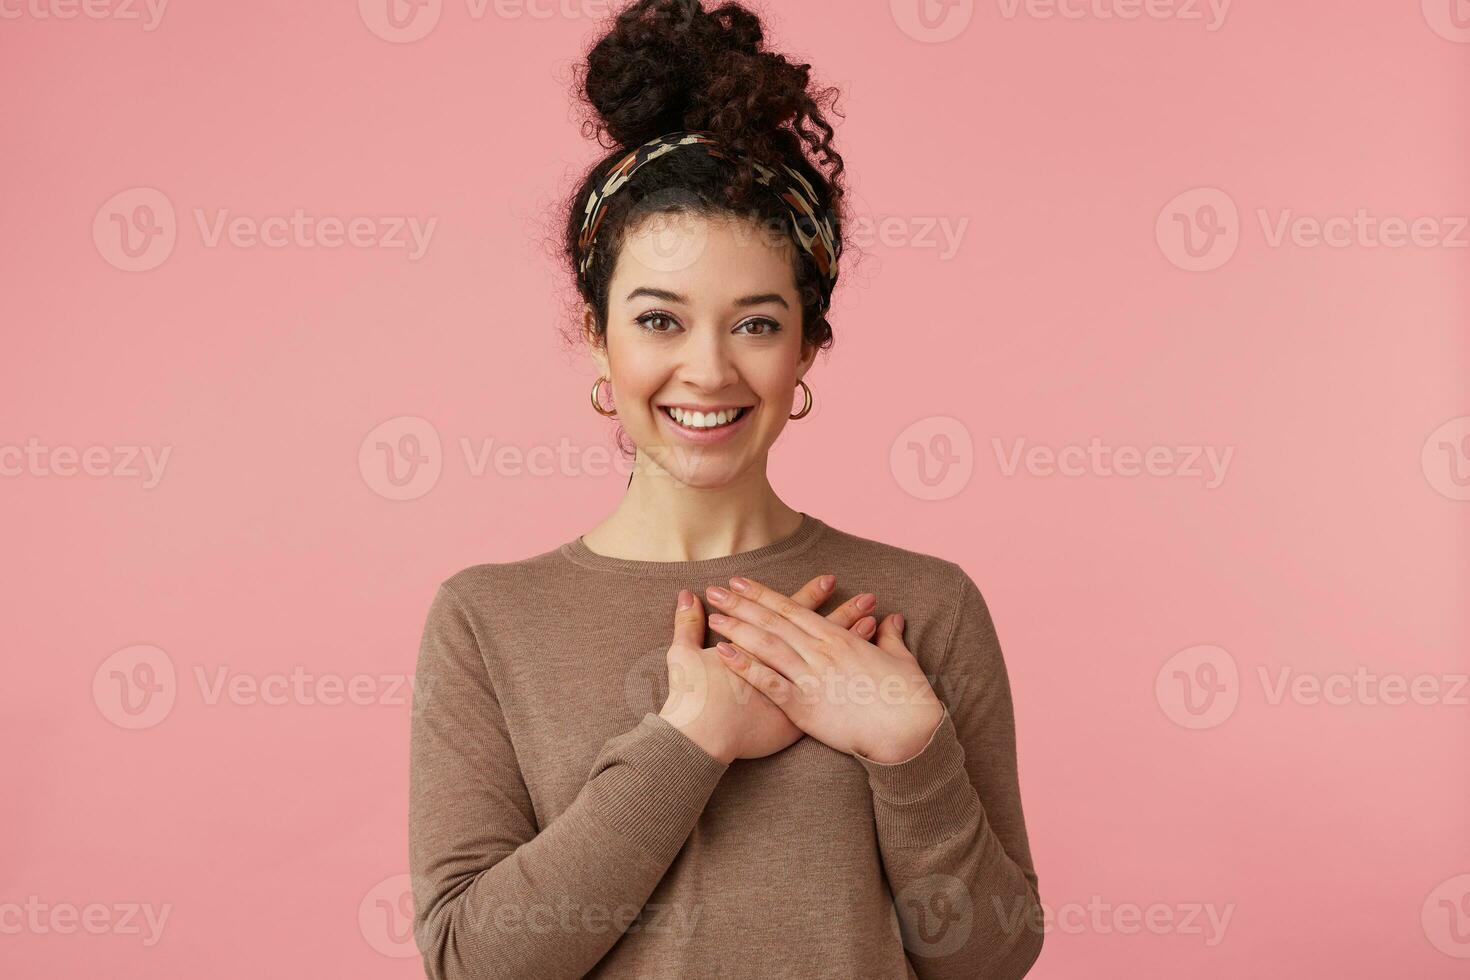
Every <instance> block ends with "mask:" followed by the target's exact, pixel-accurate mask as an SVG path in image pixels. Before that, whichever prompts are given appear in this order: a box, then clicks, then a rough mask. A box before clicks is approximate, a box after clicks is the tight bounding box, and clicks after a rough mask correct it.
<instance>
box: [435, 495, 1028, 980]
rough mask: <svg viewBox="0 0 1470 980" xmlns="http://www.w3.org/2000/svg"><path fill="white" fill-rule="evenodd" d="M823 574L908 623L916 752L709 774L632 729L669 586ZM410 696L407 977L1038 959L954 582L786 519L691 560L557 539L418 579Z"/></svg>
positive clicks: (685, 751) (686, 974)
mask: <svg viewBox="0 0 1470 980" xmlns="http://www.w3.org/2000/svg"><path fill="white" fill-rule="evenodd" d="M827 572H830V573H832V574H834V575H836V576H837V593H836V595H834V597H833V598H832V599H830V600H829V601H828V602H827V603H826V604H824V605H823V606H822V607H821V608H820V609H819V610H818V612H821V613H823V614H826V613H828V612H830V611H831V610H832V609H834V608H836V606H837V605H838V604H840V603H841V602H843V601H845V600H847V599H848V598H850V597H851V596H853V595H855V594H857V593H858V592H865V591H868V592H874V593H876V594H877V596H878V607H877V609H875V610H873V615H875V616H877V617H879V618H880V619H881V618H882V617H883V616H884V615H887V614H888V613H889V612H901V613H903V614H904V617H905V619H906V620H907V625H906V626H905V630H904V641H905V644H906V645H907V646H908V648H909V649H910V650H912V651H913V652H914V654H915V655H916V656H917V658H918V660H919V663H920V665H921V667H922V668H923V671H924V673H925V674H926V675H927V676H928V678H929V680H930V683H931V685H932V686H933V687H934V690H935V693H936V694H937V695H938V696H939V698H940V700H941V701H943V702H944V704H945V707H946V714H945V717H944V720H943V721H942V722H941V723H940V725H939V727H938V729H937V730H936V731H935V733H934V735H933V736H932V737H931V739H930V741H929V743H928V744H927V745H926V746H925V747H924V749H923V750H922V751H920V752H919V754H918V755H916V756H914V757H912V758H910V759H907V760H904V761H902V762H898V763H894V764H889V765H885V764H882V763H878V762H875V761H873V760H870V759H866V758H864V757H862V756H859V755H856V754H849V753H845V752H839V751H836V750H834V749H831V748H829V747H828V746H826V745H825V744H823V743H822V742H819V741H817V740H816V739H814V738H812V737H810V736H803V737H802V738H801V739H799V740H798V741H797V742H796V743H794V744H793V745H791V746H789V747H788V748H786V749H784V750H782V751H780V752H777V753H775V754H773V755H770V756H767V757H765V758H762V759H737V760H735V761H734V762H732V763H731V764H730V765H728V766H726V765H723V764H722V763H721V762H720V761H719V760H718V759H715V758H714V757H712V756H710V755H709V754H708V753H706V752H705V751H704V750H703V749H701V748H700V747H699V746H698V745H696V744H695V743H694V742H693V741H692V740H691V739H689V738H688V737H687V736H686V735H684V733H683V732H681V731H680V730H679V729H677V728H675V727H674V726H673V725H671V724H669V723H668V722H667V721H666V720H664V719H663V718H661V717H659V715H658V711H659V710H660V708H661V707H662V705H663V703H664V699H665V697H666V696H667V694H668V674H667V667H666V666H665V660H664V655H665V653H666V652H667V650H668V647H669V643H670V640H671V636H672V627H673V612H674V605H675V600H676V597H677V594H678V591H679V589H680V588H681V587H687V588H689V589H691V590H693V592H694V594H695V595H696V596H697V597H699V598H700V599H701V600H703V596H704V588H705V586H707V585H712V584H718V585H722V586H728V584H729V583H728V579H729V577H730V576H731V575H735V574H741V575H745V576H748V577H750V578H753V579H755V580H757V581H759V582H761V583H763V584H766V585H769V586H771V587H773V588H776V589H779V590H780V591H782V592H784V593H786V594H788V595H789V594H791V593H793V592H795V591H796V590H797V589H798V588H799V587H800V586H801V585H803V584H804V583H805V582H806V581H808V580H809V579H811V578H813V577H815V576H816V575H819V574H823V573H827ZM706 609H708V605H707V604H706ZM716 639H718V637H717V636H708V637H707V640H706V645H708V646H712V645H713V644H714V642H715V640H716ZM414 699H415V700H414V713H413V722H412V727H413V731H412V746H411V766H410V784H411V788H410V800H409V858H410V868H411V872H412V879H413V894H414V901H415V919H414V935H415V939H416V941H417V943H418V946H419V949H420V950H421V951H422V953H423V959H424V969H425V971H426V973H427V975H428V976H429V977H431V978H434V980H440V978H443V980H468V978H506V980H556V978H563V977H566V978H571V977H583V976H586V977H606V978H614V977H616V978H627V980H634V978H638V980H689V978H698V980H708V978H724V977H728V978H743V977H750V978H762V980H770V978H787V977H789V978H793V980H797V978H800V980H808V978H822V977H833V978H843V980H848V978H874V980H914V978H917V980H974V978H977V977H1019V976H1022V975H1024V974H1025V973H1026V971H1027V969H1028V968H1029V967H1030V966H1031V964H1032V963H1033V962H1034V961H1035V959H1036V957H1037V955H1038V954H1039V953H1040V950H1041V945H1042V928H1041V912H1040V905H1039V899H1038V893H1037V876H1036V872H1035V870H1034V868H1033V865H1032V861H1031V851H1030V847H1029V845H1028V842H1027V839H1026V826H1025V821H1024V819H1023V817H1022V812H1021V797H1020V788H1019V785H1018V780H1017V767H1016V745H1015V727H1014V721H1013V712H1012V703H1011V693H1010V685H1009V682H1008V680H1007V675H1006V668H1005V663H1004V661H1003V660H1002V658H1001V651H1000V646H999V643H998V642H997V639H996V632H995V629H994V627H993V626H992V624H991V619H990V614H989V611H988V610H987V608H986V605H985V600H984V599H983V598H981V595H980V592H979V590H978V589H977V588H976V586H975V584H974V582H973V581H972V580H971V579H970V577H969V576H968V575H967V574H966V573H965V572H964V570H963V569H962V568H961V567H960V566H959V565H957V564H955V563H953V562H950V561H946V560H944V559H941V558H936V557H931V556H928V555H924V554H920V553H918V552H914V551H907V550H904V549H902V548H898V547H894V546H891V545H886V544H882V543H879V542H877V541H872V540H869V539H866V538H861V537H857V536H856V535H852V534H849V533H846V532H843V531H840V530H838V529H837V528H835V527H832V526H830V525H827V524H826V523H824V522H823V521H821V520H819V519H817V518H816V517H813V516H811V515H809V514H803V523H802V524H801V526H800V527H799V528H798V529H797V530H796V531H795V532H794V533H793V534H791V535H790V536H788V537H786V538H783V539H781V540H779V541H776V542H774V543H772V544H769V545H767V546H765V547H763V548H757V549H755V550H753V551H746V552H742V553H739V554H735V555H730V556H727V557H723V558H712V559H707V560H703V561H683V562H648V561H628V560H624V559H618V558H610V557H607V556H604V555H599V554H597V553H596V552H593V551H591V550H590V549H589V548H587V546H586V545H585V544H583V543H582V539H581V538H580V537H578V538H576V539H574V540H572V541H570V542H568V543H566V544H563V545H561V546H560V547H558V548H555V549H553V550H551V551H547V552H545V553H543V554H539V555H535V556H533V557H530V558H526V559H523V560H521V561H511V562H502V563H491V564H483V565H474V566H472V567H469V568H466V569H464V570H462V571H460V572H458V573H456V574H454V575H452V576H451V577H449V578H448V579H447V580H446V581H444V582H443V583H442V584H441V585H440V586H439V589H438V592H437V594H436V595H435V596H434V600H433V604H432V606H431V607H430V609H429V613H428V621H427V624H426V625H425V628H424V634H423V643H422V646H421V648H420V652H419V661H418V673H417V678H416V683H415V691H414Z"/></svg>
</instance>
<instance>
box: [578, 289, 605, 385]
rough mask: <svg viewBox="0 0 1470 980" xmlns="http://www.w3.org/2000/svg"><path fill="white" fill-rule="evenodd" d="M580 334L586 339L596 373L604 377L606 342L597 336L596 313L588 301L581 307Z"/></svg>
mask: <svg viewBox="0 0 1470 980" xmlns="http://www.w3.org/2000/svg"><path fill="white" fill-rule="evenodd" d="M582 336H583V337H584V338H586V340H587V348H588V352H589V353H590V354H591V355H592V360H593V361H595V362H596V363H597V373H598V374H599V375H601V376H602V377H604V378H605V377H608V376H609V375H608V373H607V369H608V364H607V344H606V343H605V338H602V337H599V336H597V314H596V313H595V312H594V311H593V309H592V305H591V304H590V303H589V304H585V305H584V306H583V307H582Z"/></svg>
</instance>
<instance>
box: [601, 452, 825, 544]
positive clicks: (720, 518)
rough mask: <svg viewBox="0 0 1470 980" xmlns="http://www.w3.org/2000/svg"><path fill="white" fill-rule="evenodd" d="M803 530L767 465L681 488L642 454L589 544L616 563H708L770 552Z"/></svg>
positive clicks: (679, 484)
mask: <svg viewBox="0 0 1470 980" xmlns="http://www.w3.org/2000/svg"><path fill="white" fill-rule="evenodd" d="M800 525H801V512H800V511H798V510H795V509H793V508H791V507H789V506H787V505H786V503H785V502H784V501H783V500H781V498H779V497H777V496H776V491H775V490H773V489H772V488H771V484H770V481H769V480H768V479H767V478H766V471H765V467H764V466H762V467H759V468H755V467H752V468H751V469H750V470H749V471H747V472H746V473H744V474H742V475H741V476H740V477H739V478H738V479H737V480H735V481H734V482H732V483H727V484H724V485H722V486H719V487H715V488H708V489H707V488H704V487H696V486H689V485H687V484H683V483H680V482H679V481H678V480H676V479H674V478H672V477H671V476H670V475H669V474H668V473H667V472H666V471H664V470H662V469H660V468H659V467H658V466H657V465H655V464H653V463H652V462H651V461H650V460H649V459H648V457H647V455H646V454H644V453H639V454H638V457H637V460H636V461H635V464H634V472H633V480H632V482H631V483H629V485H628V492H627V493H626V494H624V495H623V499H622V500H621V501H619V503H618V506H617V508H616V509H615V510H614V511H613V512H612V513H611V514H610V515H608V517H607V518H606V519H605V520H603V521H602V523H600V524H598V525H597V526H596V527H594V528H593V529H592V530H590V531H588V532H587V533H586V534H584V535H582V540H583V541H584V542H585V543H586V545H587V547H589V548H591V549H592V550H593V551H595V552H597V553H598V554H600V555H607V556H608V557H611V558H625V559H629V560H632V561H702V560H704V559H706V558H723V557H725V556H726V555H733V554H736V553H738V552H742V551H751V550H753V549H755V548H763V547H765V546H766V545H768V544H771V543H773V542H775V541H779V540H781V539H782V538H784V537H787V536H788V535H790V534H792V533H794V532H795V531H796V529H797V527H799V526H800Z"/></svg>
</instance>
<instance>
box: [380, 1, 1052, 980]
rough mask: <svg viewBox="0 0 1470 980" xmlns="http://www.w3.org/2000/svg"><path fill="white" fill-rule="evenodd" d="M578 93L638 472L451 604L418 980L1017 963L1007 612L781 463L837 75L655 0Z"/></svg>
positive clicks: (902, 971) (609, 322)
mask: <svg viewBox="0 0 1470 980" xmlns="http://www.w3.org/2000/svg"><path fill="white" fill-rule="evenodd" d="M582 82H583V84H584V87H585V94H586V98H587V99H588V101H589V102H590V103H591V105H592V106H593V108H594V109H595V110H596V112H597V113H598V114H599V117H600V118H599V121H598V125H599V126H600V128H601V130H602V132H603V133H605V134H606V135H607V136H608V137H609V138H610V139H611V140H612V142H613V143H614V144H615V149H614V150H613V151H612V152H611V153H610V154H608V155H607V157H605V158H604V159H603V160H602V161H601V162H599V163H598V164H597V165H596V166H594V167H593V168H592V170H591V171H590V172H589V173H588V174H587V177H586V179H585V180H584V181H583V182H582V184H581V186H580V187H579V188H578V189H577V191H576V193H575V195H574V196H573V198H572V200H571V201H570V202H569V207H568V214H567V242H566V245H567V257H568V259H569V263H570V266H571V272H572V274H573V276H574V277H575V279H576V282H577V284H578V288H579V290H580V293H581V296H582V299H583V300H584V301H585V303H586V310H585V317H586V319H585V325H584V330H585V334H586V339H587V341H588V343H589V346H590V350H591V355H592V357H593V359H594V360H595V362H596V365H597V368H598V378H597V381H596V383H595V384H594V385H593V387H592V403H593V406H594V407H595V408H596V409H597V410H598V411H599V412H601V413H603V414H604V415H609V416H615V417H616V418H617V419H618V420H619V422H620V424H621V426H622V430H623V432H624V433H625V434H626V435H627V436H628V437H629V438H630V439H631V441H632V443H633V449H634V463H633V475H632V479H631V480H630V481H629V484H628V488H627V492H626V494H625V495H624V496H623V499H622V500H621V501H620V502H619V503H618V505H617V507H616V508H615V509H614V510H613V512H612V513H611V514H610V515H609V516H608V517H607V518H606V519H605V520H604V521H603V522H602V523H600V524H598V525H597V526H596V527H594V528H592V529H591V530H590V531H588V532H587V533H586V534H582V535H580V536H578V537H576V538H573V539H572V540H570V541H567V542H566V543H564V544H561V545H560V546H558V547H556V548H554V549H552V550H550V551H547V552H544V553H542V554H539V555H535V556H532V557H530V558H525V559H523V560H520V561H511V562H503V563H492V564H482V565H475V566H472V567H470V568H466V569H464V570H462V571H460V572H458V573H456V574H454V575H452V576H451V577H449V578H448V579H447V580H445V581H444V582H442V583H441V585H440V586H439V589H438V592H437V594H436V595H435V597H434V600H433V604H432V606H431V608H430V610H429V614H428V621H427V624H426V626H425V630H424V636H423V644H422V647H421V649H420V654H419V663H418V673H417V682H416V685H415V698H416V703H415V711H414V717H413V732H412V753H411V756H412V761H411V800H410V814H409V816H410V859H411V868H412V879H413V892H414V899H415V920H414V929H415V938H416V940H417V942H418V946H419V948H420V950H421V951H422V953H423V959H424V967H425V971H426V973H427V974H428V976H430V977H433V978H435V980H440V978H442V980H468V978H491V977H504V978H514V980H525V978H534V980H551V978H562V977H566V978H573V977H584V976H587V977H626V978H630V980H631V978H642V980H665V978H666V980H676V978H679V980H682V978H706V977H728V978H736V977H751V978H757V977H758V978H769V977H796V978H809V977H841V978H854V977H871V978H884V980H904V978H922V980H940V978H944V980H961V978H963V980H973V978H976V977H1019V976H1022V975H1023V974H1025V973H1026V971H1027V970H1028V969H1029V968H1030V966H1031V964H1032V963H1033V962H1034V961H1035V959H1036V957H1037V955H1038V954H1039V952H1040V949H1041V945H1042V929H1041V921H1040V905H1039V899H1038V893H1037V876H1036V872H1035V870H1034V868H1033V865H1032V860H1031V854H1030V849H1029V846H1028V842H1027V838H1026V828H1025V821H1024V819H1023V816H1022V808H1021V799H1020V790H1019V785H1018V779H1017V765H1016V748H1015V728H1014V719H1013V711H1012V702H1011V694H1010V687H1009V682H1008V680H1007V674H1006V669H1005V663H1004V660H1003V659H1002V656H1001V651H1000V646H999V644H998V641H997V638H996V632H995V629H994V627H993V625H992V623H991V618H990V615H989V611H988V610H987V608H986V605H985V600H984V599H983V598H982V597H981V594H980V591H979V590H978V588H976V586H975V583H974V582H973V581H972V580H971V579H970V577H969V576H968V575H967V574H966V573H965V571H964V570H963V569H962V568H961V567H960V566H959V565H957V564H955V563H953V562H951V561H948V560H945V559H942V558H938V557H933V556H928V555H924V554H921V553H918V552H915V551H909V550H906V549H903V548H900V547H896V546H893V545H889V544H883V543H880V542H877V541H873V540H869V539H866V538H862V537H858V536H856V535H853V534H850V533H847V532H844V531H842V530H840V529H838V528H836V527H834V526H831V525H829V524H827V523H825V522H824V521H822V520H821V519H819V518H818V517H816V516H814V515H813V514H811V513H808V512H807V511H804V510H796V509H793V508H792V507H790V506H788V505H787V504H786V503H785V502H784V501H783V500H781V499H780V498H779V497H778V496H777V495H776V493H775V491H774V490H773V489H772V487H771V485H770V482H769V481H768V479H767V476H766V463H767V454H768V452H769V451H770V449H771V447H772V445H773V444H774V443H775V441H776V439H777V437H778V436H779V435H780V434H781V432H782V430H783V428H784V427H785V426H786V424H787V422H788V420H796V419H800V418H802V417H804V416H805V415H806V414H807V413H808V412H809V411H810V409H811V405H812V398H813V396H812V392H811V388H810V387H809V386H808V385H807V384H806V382H805V381H804V380H802V379H803V378H804V376H805V375H806V374H807V371H808V369H810V367H811V366H812V363H813V361H814V359H815V357H816V353H817V351H818V350H820V349H825V348H826V347H828V346H830V344H831V338H832V331H831V326H830V325H829V323H828V321H827V319H826V313H827V311H828V308H829V302H830V297H831V293H832V287H833V286H834V284H835V283H836V280H837V265H838V259H839V257H840V255H841V252H842V245H841V243H842V238H841V227H842V220H841V218H842V214H843V200H842V186H841V175H842V159H841V157H840V156H839V155H838V154H837V153H836V152H835V151H834V149H833V146H832V134H833V130H832V127H831V126H830V125H829V124H828V122H827V121H826V120H825V119H824V117H823V115H822V109H823V108H824V106H826V105H827V100H828V99H829V98H830V97H831V94H832V93H831V91H830V90H825V91H822V92H817V93H812V92H809V91H808V66H806V65H797V64H792V63H790V62H788V61H787V60H786V59H785V58H783V57H782V56H781V55H779V54H776V53H773V52H770V51H767V50H765V49H764V48H763V38H762V32H761V25H760V22H759V20H758V19H757V18H756V17H755V16H754V15H753V14H752V13H750V12H749V11H747V10H746V9H744V8H743V7H741V6H739V5H738V4H735V3H727V4H725V5H724V6H722V7H720V8H718V9H716V10H713V11H705V10H704V9H702V7H701V6H700V4H699V3H698V0H640V2H637V3H635V4H633V6H631V7H630V8H628V9H627V10H625V11H624V12H623V13H621V14H620V15H619V16H618V17H617V18H616V20H615V23H614V24H613V26H612V27H611V28H610V30H609V32H608V33H607V34H606V36H604V37H602V38H601V39H599V40H598V41H597V43H596V44H595V45H594V47H593V48H592V50H591V52H590V53H589V55H588V59H587V65H586V70H585V78H583V79H582ZM809 154H810V155H811V157H815V159H816V161H817V163H813V162H812V159H810V158H809ZM818 163H820V164H821V165H822V166H820V167H819V166H818ZM798 386H799V387H800V388H801V390H802V393H803V405H802V408H801V409H800V410H799V411H797V412H795V413H794V414H793V412H792V409H793V407H794V404H793V403H794V400H795V399H794V393H795V390H796V388H797V387H798ZM609 402H610V403H611V404H610V405H609V404H608V403H609ZM814 451H820V449H819V448H818V449H817V450H814ZM705 602H708V603H709V604H710V605H711V606H712V607H713V610H712V612H711V613H710V614H709V615H708V617H706V611H705ZM827 607H830V611H829V612H825V613H824V612H821V611H820V610H822V609H823V608H827ZM885 607H886V611H885ZM716 640H718V641H719V642H716Z"/></svg>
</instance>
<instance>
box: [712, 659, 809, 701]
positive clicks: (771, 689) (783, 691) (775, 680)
mask: <svg viewBox="0 0 1470 980" xmlns="http://www.w3.org/2000/svg"><path fill="white" fill-rule="evenodd" d="M715 646H716V647H719V648H721V651H722V656H723V659H724V661H725V666H726V667H728V668H729V669H730V671H731V672H732V673H734V674H735V675H736V676H737V677H740V678H741V679H742V680H744V681H745V682H746V683H747V684H749V685H750V686H751V687H753V688H755V689H756V690H757V691H759V692H760V693H761V694H763V695H765V696H766V697H768V698H770V699H771V702H772V703H774V704H775V705H776V706H777V707H779V708H782V709H783V710H784V709H785V708H787V707H791V706H792V702H794V701H795V694H796V693H797V688H796V686H795V685H793V684H792V683H791V681H789V680H788V679H787V678H786V677H784V676H782V675H781V674H780V673H777V672H776V671H774V670H772V669H771V668H770V667H767V666H766V665H765V664H763V663H761V662H760V661H759V660H758V659H756V658H755V657H752V656H750V655H749V654H748V653H745V652H743V651H742V650H741V649H740V648H739V647H737V646H734V645H732V644H730V643H724V642H721V643H717V644H715ZM730 651H733V656H730V655H725V654H727V653H728V652H730Z"/></svg>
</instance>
